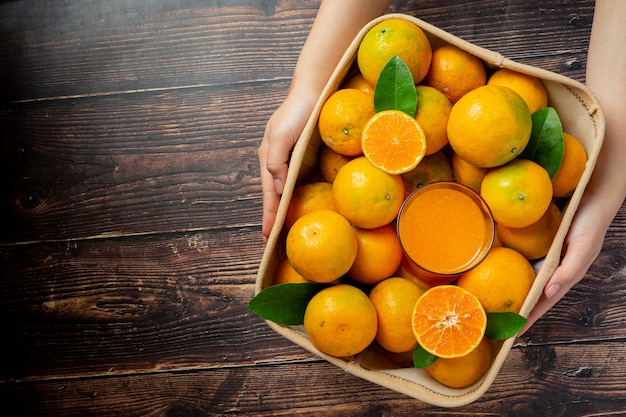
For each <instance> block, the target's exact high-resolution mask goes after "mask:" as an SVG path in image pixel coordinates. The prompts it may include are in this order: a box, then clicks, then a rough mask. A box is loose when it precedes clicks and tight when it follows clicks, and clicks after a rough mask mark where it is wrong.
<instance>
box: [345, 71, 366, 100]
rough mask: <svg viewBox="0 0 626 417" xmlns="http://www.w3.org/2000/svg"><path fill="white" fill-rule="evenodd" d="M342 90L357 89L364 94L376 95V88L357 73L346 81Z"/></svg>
mask: <svg viewBox="0 0 626 417" xmlns="http://www.w3.org/2000/svg"><path fill="white" fill-rule="evenodd" d="M341 88H356V89H357V90H361V91H363V92H364V93H367V94H372V95H374V86H373V85H372V84H370V83H369V82H368V81H367V80H366V79H365V78H364V77H363V74H361V73H360V72H357V73H356V74H354V75H353V76H352V77H350V78H348V79H347V80H345V81H344V83H343V84H342V85H341Z"/></svg>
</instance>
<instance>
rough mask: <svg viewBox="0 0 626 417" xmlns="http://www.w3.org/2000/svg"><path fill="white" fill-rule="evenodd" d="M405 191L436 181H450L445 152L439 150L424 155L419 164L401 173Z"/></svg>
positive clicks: (450, 169) (450, 174) (449, 170)
mask: <svg viewBox="0 0 626 417" xmlns="http://www.w3.org/2000/svg"><path fill="white" fill-rule="evenodd" d="M402 180H403V181H404V189H405V193H406V194H407V195H408V194H409V193H411V192H412V191H413V190H416V189H418V188H421V187H423V186H425V185H428V184H431V183H433V182H437V181H452V168H451V167H450V162H448V158H446V156H445V154H444V153H443V152H441V151H439V152H436V153H434V154H432V155H426V156H425V157H424V158H423V159H422V160H421V161H420V163H419V164H417V166H416V167H415V168H413V169H412V170H410V171H409V172H405V173H404V174H402Z"/></svg>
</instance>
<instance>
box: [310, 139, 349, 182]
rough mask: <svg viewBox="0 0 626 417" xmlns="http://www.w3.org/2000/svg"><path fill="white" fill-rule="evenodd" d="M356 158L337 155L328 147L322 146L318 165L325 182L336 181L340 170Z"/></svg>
mask: <svg viewBox="0 0 626 417" xmlns="http://www.w3.org/2000/svg"><path fill="white" fill-rule="evenodd" d="M354 158H355V157H354V156H346V155H342V154H340V153H337V152H335V151H333V150H332V149H330V148H329V147H328V146H326V145H324V144H322V149H321V150H320V155H319V161H318V164H319V168H320V173H321V174H322V178H324V181H326V182H329V183H332V182H333V181H335V177H336V176H337V172H339V169H341V167H342V166H344V165H345V164H346V163H348V161H350V160H352V159H354Z"/></svg>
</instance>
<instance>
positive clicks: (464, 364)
mask: <svg viewBox="0 0 626 417" xmlns="http://www.w3.org/2000/svg"><path fill="white" fill-rule="evenodd" d="M492 349H493V348H492V343H491V341H490V340H489V339H487V338H486V337H483V340H482V341H481V342H480V344H479V345H478V346H477V347H476V349H474V350H472V351H471V352H470V353H469V354H467V355H465V356H463V357H461V358H452V359H443V358H440V359H437V361H436V362H435V363H434V364H432V365H430V366H427V367H426V372H428V374H429V375H430V376H432V377H433V378H434V379H435V380H436V381H438V382H439V383H441V384H443V385H446V386H448V387H451V388H464V387H467V386H469V385H472V384H473V383H474V382H476V381H478V380H479V379H480V377H482V376H483V375H484V374H485V372H487V369H489V365H491V356H492Z"/></svg>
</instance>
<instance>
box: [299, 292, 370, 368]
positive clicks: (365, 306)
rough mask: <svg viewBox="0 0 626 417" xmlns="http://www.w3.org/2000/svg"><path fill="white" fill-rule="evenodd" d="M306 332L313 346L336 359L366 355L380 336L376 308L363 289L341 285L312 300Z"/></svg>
mask: <svg viewBox="0 0 626 417" xmlns="http://www.w3.org/2000/svg"><path fill="white" fill-rule="evenodd" d="M303 324H304V329H305V331H306V333H307V335H308V336H309V339H310V340H311V343H313V345H314V346H315V347H316V348H318V349H319V350H320V351H322V352H324V353H326V354H328V355H332V356H339V357H344V356H352V355H356V354H357V353H360V352H362V351H363V350H365V348H366V347H368V346H369V345H370V344H371V343H372V342H373V341H374V338H375V337H376V331H377V329H378V319H377V316H376V309H375V308H374V305H373V304H372V302H371V301H370V300H369V298H368V297H367V295H365V293H364V292H363V291H361V290H360V289H358V288H356V287H354V286H352V285H348V284H337V285H333V286H330V287H327V288H325V289H323V290H321V291H320V292H318V293H317V294H315V295H314V296H313V298H311V300H310V301H309V303H308V305H307V307H306V310H305V312H304V323H303Z"/></svg>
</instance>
